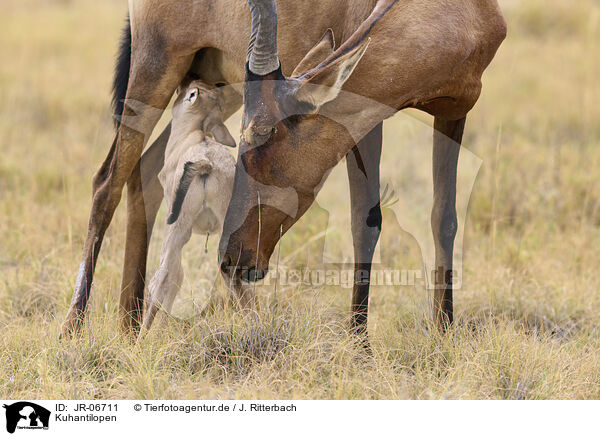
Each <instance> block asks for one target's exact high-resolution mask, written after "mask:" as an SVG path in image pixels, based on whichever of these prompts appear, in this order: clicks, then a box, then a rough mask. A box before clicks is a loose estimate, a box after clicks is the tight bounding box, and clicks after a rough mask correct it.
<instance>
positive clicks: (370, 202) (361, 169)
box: [346, 123, 383, 335]
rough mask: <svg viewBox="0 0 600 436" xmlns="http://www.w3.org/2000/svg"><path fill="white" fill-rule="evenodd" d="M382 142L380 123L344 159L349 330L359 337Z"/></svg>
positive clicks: (377, 221) (375, 233)
mask: <svg viewBox="0 0 600 436" xmlns="http://www.w3.org/2000/svg"><path fill="white" fill-rule="evenodd" d="M382 142H383V123H380V124H379V125H377V127H375V128H374V129H373V130H371V132H369V133H368V134H367V135H366V136H365V137H364V138H363V139H362V140H361V141H360V142H359V143H358V144H357V145H356V147H354V148H353V149H352V150H351V151H350V152H349V153H348V155H347V157H346V165H347V170H348V180H349V182H350V203H351V210H352V240H353V244H354V287H353V291H352V326H353V328H354V329H355V332H356V333H358V334H361V335H362V334H365V333H366V332H367V317H368V312H369V287H370V283H371V262H372V261H373V253H374V252H375V246H376V245H377V241H378V240H379V234H380V233H381V205H380V198H379V163H380V160H381V146H382Z"/></svg>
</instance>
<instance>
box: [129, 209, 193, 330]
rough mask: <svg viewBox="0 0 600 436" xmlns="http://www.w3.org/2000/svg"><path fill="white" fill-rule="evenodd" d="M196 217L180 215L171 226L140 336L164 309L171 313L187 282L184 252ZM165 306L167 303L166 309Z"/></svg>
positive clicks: (152, 286)
mask: <svg viewBox="0 0 600 436" xmlns="http://www.w3.org/2000/svg"><path fill="white" fill-rule="evenodd" d="M192 218H193V216H192V215H191V214H187V216H180V217H179V220H178V221H177V222H176V223H175V224H172V225H170V226H168V227H167V234H166V236H165V240H164V242H163V246H162V251H161V255H160V266H159V268H158V270H157V271H156V273H155V274H154V277H153V278H152V280H151V281H150V286H149V289H148V291H149V292H148V295H149V299H148V300H149V301H148V310H147V311H146V316H145V317H144V323H143V325H142V330H141V332H140V336H141V335H142V334H143V333H144V332H146V331H148V330H149V329H150V326H152V322H153V321H154V318H155V317H156V314H157V312H158V310H159V309H161V308H162V309H164V310H165V311H166V312H169V311H170V310H171V306H172V305H173V301H174V300H175V296H176V295H177V292H179V289H180V287H181V283H182V282H183V267H182V265H181V252H182V250H183V247H184V245H185V244H187V243H188V241H189V240H190V237H191V236H192V224H193V222H192ZM186 220H187V222H186ZM163 303H166V304H165V305H164V306H163Z"/></svg>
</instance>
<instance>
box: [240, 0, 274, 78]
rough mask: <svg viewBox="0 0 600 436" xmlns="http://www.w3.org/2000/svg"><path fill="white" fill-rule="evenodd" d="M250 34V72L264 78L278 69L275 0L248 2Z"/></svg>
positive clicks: (253, 0) (250, 0)
mask: <svg viewBox="0 0 600 436" xmlns="http://www.w3.org/2000/svg"><path fill="white" fill-rule="evenodd" d="M248 4H249V5H250V13H251V14H252V33H251V36H250V44H249V46H248V66H249V68H250V71H252V72H253V73H254V74H257V75H259V76H265V75H267V74H269V73H272V72H273V71H275V70H276V69H277V68H279V58H278V55H277V5H276V4H275V0H248Z"/></svg>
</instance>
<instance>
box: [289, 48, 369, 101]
mask: <svg viewBox="0 0 600 436" xmlns="http://www.w3.org/2000/svg"><path fill="white" fill-rule="evenodd" d="M370 42H371V39H370V38H369V39H367V40H365V41H363V42H362V43H361V44H359V45H357V46H356V47H354V48H352V49H349V50H348V51H347V52H346V53H343V54H341V55H340V56H338V57H336V58H334V59H332V60H331V61H325V62H323V63H322V64H320V65H318V66H317V67H315V68H313V69H312V70H310V71H307V72H306V73H304V74H302V75H300V76H299V77H298V80H300V82H301V83H300V85H299V87H298V90H297V91H296V98H297V99H298V100H300V101H304V102H307V103H310V104H312V105H313V106H315V107H317V108H319V107H321V106H322V105H324V104H325V103H327V102H329V101H331V100H333V99H335V98H336V97H337V96H338V95H339V93H340V91H341V89H342V86H344V83H346V80H348V78H349V77H350V75H351V74H352V73H353V72H354V69H355V68H356V65H358V62H359V61H360V60H361V59H362V57H363V55H364V54H365V51H366V50H367V47H368V46H369V43H370Z"/></svg>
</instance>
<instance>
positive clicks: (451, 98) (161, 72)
mask: <svg viewBox="0 0 600 436" xmlns="http://www.w3.org/2000/svg"><path fill="white" fill-rule="evenodd" d="M249 3H250V6H251V7H250V9H249V8H248V5H247V4H246V2H244V1H243V0H219V1H212V0H177V1H176V0H130V1H129V14H130V20H129V23H130V30H131V31H130V32H129V31H126V36H127V37H126V38H125V44H123V50H122V53H121V57H120V62H119V65H120V68H119V69H118V74H117V81H116V83H117V86H116V99H117V100H120V99H122V98H125V97H126V98H127V100H133V101H137V102H142V103H144V104H143V105H136V109H137V111H134V110H133V108H132V107H130V106H128V105H127V104H126V105H125V107H124V108H123V115H124V116H125V117H129V116H134V115H136V123H135V127H134V128H133V127H130V126H128V125H125V124H122V125H121V126H120V127H119V128H118V132H117V135H116V137H115V140H114V143H113V146H112V148H111V150H110V152H109V154H108V157H107V158H106V160H105V162H104V163H103V164H102V166H101V168H100V170H99V171H98V173H97V174H96V176H95V177H94V182H93V187H94V196H93V204H92V210H91V215H90V221H89V228H88V235H87V238H86V242H85V245H84V249H83V259H82V262H81V266H80V268H79V275H78V279H77V284H76V289H75V293H74V295H73V300H72V303H71V308H70V310H69V313H68V315H67V319H66V321H65V323H64V325H63V333H70V332H72V331H73V330H74V329H76V328H77V327H78V326H79V325H80V323H81V321H82V319H83V316H84V310H85V306H86V302H87V299H88V296H89V292H90V287H91V283H92V277H93V272H94V267H95V264H96V260H97V257H98V253H99V251H100V246H101V244H102V238H103V235H104V232H105V231H106V229H107V227H108V225H109V223H110V221H111V219H112V216H113V213H114V211H115V208H116V207H117V205H118V203H119V201H120V198H121V193H122V189H123V186H124V185H125V183H127V185H128V210H127V212H128V223H127V241H126V249H125V250H126V253H125V263H124V272H123V282H122V293H121V305H120V308H121V309H120V310H121V315H122V327H123V328H124V329H125V330H131V329H132V328H136V327H137V326H138V325H139V321H140V318H141V313H142V306H143V292H144V281H145V273H146V271H145V270H146V257H147V246H148V239H149V236H150V231H151V229H152V227H153V224H154V219H155V216H156V211H157V209H158V205H159V204H160V201H161V200H162V192H161V189H160V184H159V183H157V180H156V174H157V173H158V171H159V170H160V165H161V159H162V156H163V154H164V145H165V143H166V138H167V137H168V130H167V131H165V132H164V134H163V135H161V138H159V140H158V141H157V142H156V143H155V144H153V145H152V147H151V148H150V149H149V150H148V151H147V153H146V155H145V157H144V158H145V159H146V158H148V159H147V160H148V162H149V164H147V165H142V164H141V163H140V155H141V152H142V150H143V148H144V145H145V143H146V140H147V138H148V136H149V134H150V132H151V131H152V129H153V128H154V126H155V124H156V122H157V119H158V117H159V115H160V113H161V110H162V109H164V108H165V106H166V105H167V104H168V102H169V100H170V98H171V96H172V94H173V93H174V91H175V89H176V88H177V86H178V85H179V84H180V82H181V81H182V79H183V78H184V77H185V75H186V74H187V73H188V72H190V70H191V72H193V73H195V74H196V75H197V76H198V77H199V78H200V79H202V80H203V81H205V82H207V83H209V84H211V85H219V84H228V83H239V82H243V81H244V80H246V83H245V85H244V98H245V102H244V103H245V105H244V120H243V129H244V130H243V134H242V140H241V147H240V154H239V159H238V168H237V172H236V181H235V189H234V193H233V197H232V201H231V203H230V206H229V210H228V216H227V218H226V223H225V228H224V232H223V237H222V239H221V244H220V258H221V260H222V269H223V270H224V271H225V275H226V278H228V279H231V280H233V281H234V282H239V281H240V280H242V279H243V280H253V279H254V280H255V279H259V278H260V277H261V276H262V275H263V273H264V271H265V270H266V269H267V266H268V261H269V258H270V256H271V254H272V252H273V249H274V247H275V244H276V242H277V240H278V238H279V235H280V230H282V231H283V232H285V231H286V230H288V229H289V228H290V227H291V226H292V225H293V224H294V222H296V221H297V220H298V219H299V218H300V216H302V214H303V213H304V212H305V211H306V209H307V208H308V207H309V206H310V204H311V203H312V201H313V199H314V196H315V195H316V192H317V191H318V188H319V186H320V184H321V183H322V182H323V180H324V178H325V175H326V174H327V172H328V171H329V170H330V169H331V168H332V167H333V166H334V165H336V164H337V162H338V161H339V160H340V159H342V158H343V157H344V156H345V155H347V154H348V152H349V151H350V150H354V153H350V154H348V163H347V166H348V177H349V180H350V191H351V209H352V234H353V238H354V251H355V270H356V272H357V274H356V275H355V284H354V289H353V297H352V311H353V314H354V316H353V320H354V325H355V327H357V329H358V330H359V331H363V330H364V328H365V326H366V321H367V307H368V292H369V271H370V266H371V261H372V255H373V250H374V247H375V245H376V243H377V240H378V237H379V231H380V223H381V219H380V217H381V212H380V210H379V172H378V164H379V158H380V152H381V141H382V134H381V131H382V121H383V120H384V119H385V118H386V117H389V116H390V115H392V114H393V112H394V111H397V110H401V109H404V108H408V107H412V108H417V109H421V110H423V111H425V112H428V113H430V114H431V115H433V116H434V117H435V123H434V127H435V133H434V156H433V161H434V162H433V173H434V207H433V212H432V221H431V224H432V229H433V234H434V239H435V246H436V266H438V267H439V268H441V269H442V270H444V271H451V270H452V253H453V242H454V235H455V232H456V227H457V225H456V210H455V184H456V165H457V159H458V151H459V146H458V144H460V142H461V138H462V133H463V128H464V123H465V117H466V114H467V112H468V111H469V110H470V109H471V108H472V107H473V105H474V104H475V102H476V101H477V99H478V97H479V94H480V90H481V76H482V74H483V71H484V70H485V68H486V67H487V66H488V64H489V63H490V62H491V60H492V58H493V56H494V55H495V53H496V50H497V49H498V47H499V46H500V44H501V42H502V41H503V39H504V38H505V35H506V24H505V21H504V19H503V17H502V14H501V12H500V10H499V7H498V4H497V2H496V0H444V1H439V0H379V1H377V0H346V1H344V2H341V3H340V1H339V0H335V1H333V0H304V1H302V2H298V1H292V0H279V1H278V2H277V6H278V10H277V8H276V7H275V1H274V0H264V1H263V0H252V1H249ZM250 10H252V15H251V14H250ZM251 24H252V26H251ZM278 26H279V29H281V31H280V32H279V34H277V27H278ZM328 29H331V30H328ZM324 34H325V36H324V37H323V38H321V39H319V38H320V37H321V36H322V35H324ZM333 35H336V36H337V38H338V39H339V40H340V41H344V43H343V44H342V45H340V47H339V48H337V49H336V50H333V47H334V45H333ZM129 37H130V39H129ZM250 38H252V39H251V46H250V51H249V52H248V51H247V46H248V41H249V40H250ZM316 41H318V43H317V44H316V45H315V46H314V47H313V44H314V43H315V42H316ZM311 47H312V48H311ZM128 55H129V56H128ZM246 55H248V57H249V59H248V61H249V62H248V64H247V68H246V69H244V64H245V61H246ZM127 72H129V74H127ZM127 77H128V82H127V86H126V87H125V86H123V84H124V82H125V81H126V80H125V79H126V78H127ZM342 87H343V90H344V91H346V92H345V93H342V94H340V90H341V89H342ZM125 88H126V92H125ZM238 97H239V96H238ZM361 98H362V99H363V100H364V101H365V102H377V103H378V104H379V105H378V104H363V100H361ZM234 100H235V99H234ZM240 102H241V99H240V98H238V99H237V101H236V104H233V105H232V107H231V110H233V109H235V108H236V105H239V104H240ZM238 107H239V106H238ZM155 108H158V109H160V110H159V111H157V110H156V109H155ZM383 108H385V109H383ZM117 111H118V112H120V111H121V108H120V107H119V106H117ZM344 126H346V127H348V126H352V132H349V131H348V129H347V128H346V127H344ZM143 182H144V183H143ZM142 185H143V186H144V190H143V192H142ZM265 186H277V187H288V188H290V187H291V188H293V189H294V190H295V191H296V193H297V211H296V213H295V214H294V216H290V215H287V214H285V213H283V212H281V210H286V209H285V204H284V203H285V202H286V201H287V199H286V198H276V196H275V197H274V198H270V199H269V204H270V206H265V205H264V204H262V203H259V204H257V202H256V200H255V199H256V198H257V197H259V198H260V194H261V190H263V189H264V187H265ZM265 194H267V193H265ZM278 202H280V203H281V204H282V205H283V206H284V207H283V209H281V208H278V207H273V206H271V205H277V203H278ZM259 214H260V215H261V217H262V219H261V223H260V229H261V230H260V234H259V225H258V220H257V217H258V215H259ZM378 217H379V219H378ZM358 273H360V274H358ZM438 277H440V278H441V279H440V280H441V282H440V283H439V286H438V287H437V289H436V291H435V295H434V308H435V314H436V321H437V323H438V324H439V325H440V326H442V327H443V326H444V325H446V323H448V322H450V321H452V284H451V282H450V281H449V280H444V277H449V276H448V275H447V274H441V275H438Z"/></svg>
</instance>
